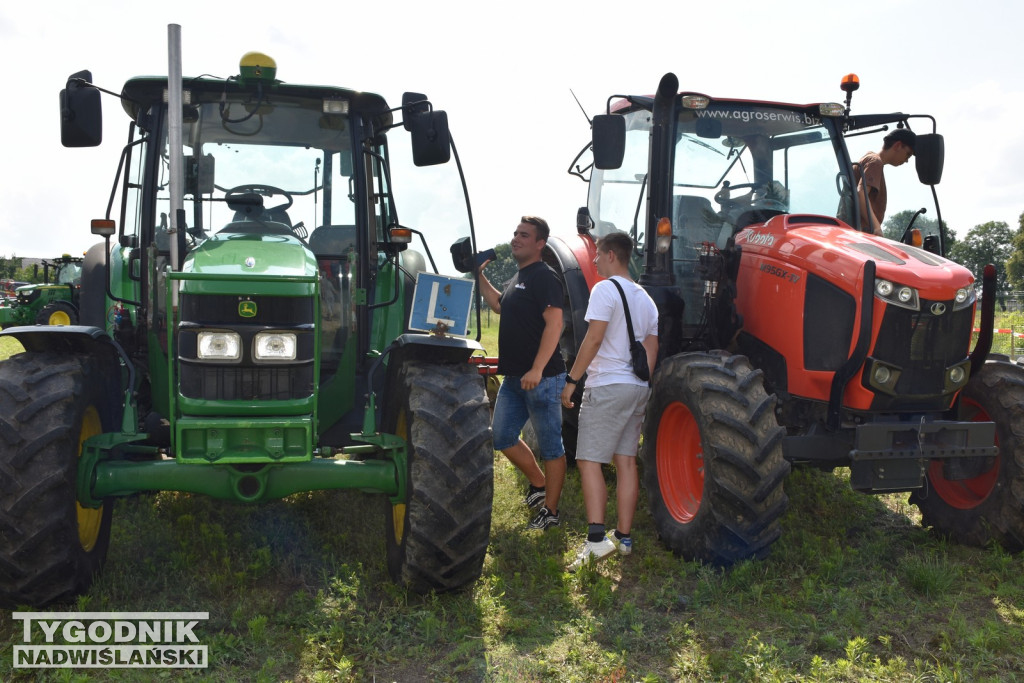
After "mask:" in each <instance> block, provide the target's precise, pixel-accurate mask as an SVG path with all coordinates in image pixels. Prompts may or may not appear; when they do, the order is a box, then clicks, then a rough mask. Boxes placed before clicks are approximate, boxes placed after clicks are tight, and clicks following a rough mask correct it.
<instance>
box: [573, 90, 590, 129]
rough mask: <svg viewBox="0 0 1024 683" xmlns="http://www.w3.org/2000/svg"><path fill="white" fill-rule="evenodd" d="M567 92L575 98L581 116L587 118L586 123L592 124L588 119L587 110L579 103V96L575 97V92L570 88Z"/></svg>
mask: <svg viewBox="0 0 1024 683" xmlns="http://www.w3.org/2000/svg"><path fill="white" fill-rule="evenodd" d="M569 93H570V94H571V95H572V98H573V99H574V100H576V104H577V105H579V108H580V111H581V112H583V118H585V119H586V120H587V123H589V124H591V125H593V124H592V123H591V121H590V117H589V116H587V110H586V109H584V108H583V105H582V104H580V98H578V97H576V93H574V92H573V91H572V88H569Z"/></svg>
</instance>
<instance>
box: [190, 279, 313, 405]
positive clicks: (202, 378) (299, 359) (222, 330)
mask: <svg viewBox="0 0 1024 683" xmlns="http://www.w3.org/2000/svg"><path fill="white" fill-rule="evenodd" d="M179 310H180V311H181V322H180V323H179V328H178V360H179V362H180V364H179V373H178V387H179V390H180V392H181V395H182V396H185V397H187V398H196V399H204V400H208V401H260V400H262V401H286V400H295V399H302V398H308V397H309V396H312V395H313V356H314V344H315V336H314V330H315V325H314V321H313V312H314V310H315V308H314V305H313V300H312V298H309V297H307V298H301V297H270V296H226V295H199V294H182V296H181V299H180V305H179ZM204 332H215V333H218V334H227V335H232V336H234V338H235V339H236V340H237V348H238V351H239V352H238V356H237V357H236V358H234V359H230V360H223V361H221V360H218V359H217V358H210V357H208V356H207V357H203V358H200V354H199V339H200V336H201V335H202V334H203V333H204ZM261 333H272V334H273V333H283V334H286V335H289V336H294V339H295V358H294V359H288V360H282V359H275V358H270V359H262V360H261V359H260V358H258V357H257V355H256V354H255V353H254V349H255V345H256V344H255V342H256V340H257V335H259V334H261Z"/></svg>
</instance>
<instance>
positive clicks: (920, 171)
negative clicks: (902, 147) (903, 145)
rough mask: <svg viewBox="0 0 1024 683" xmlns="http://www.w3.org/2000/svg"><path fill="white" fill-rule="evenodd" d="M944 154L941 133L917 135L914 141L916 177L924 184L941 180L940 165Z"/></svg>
mask: <svg viewBox="0 0 1024 683" xmlns="http://www.w3.org/2000/svg"><path fill="white" fill-rule="evenodd" d="M945 155H946V146H945V142H943V139H942V136H941V135H939V134H937V133H925V134H922V135H918V136H917V140H916V141H915V143H914V159H915V164H916V166H917V179H918V180H920V181H921V182H922V183H924V184H925V185H938V184H939V181H940V180H942V165H943V160H944V158H945Z"/></svg>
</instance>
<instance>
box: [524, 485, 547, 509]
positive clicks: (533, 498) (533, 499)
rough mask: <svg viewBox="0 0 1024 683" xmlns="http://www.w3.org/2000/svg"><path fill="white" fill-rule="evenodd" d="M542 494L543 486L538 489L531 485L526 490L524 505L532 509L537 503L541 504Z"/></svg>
mask: <svg viewBox="0 0 1024 683" xmlns="http://www.w3.org/2000/svg"><path fill="white" fill-rule="evenodd" d="M544 496H545V493H544V488H543V487H541V488H539V489H538V488H534V487H533V486H531V487H530V489H529V490H528V491H527V492H526V507H528V508H530V509H531V510H532V509H533V508H535V507H537V506H538V505H541V504H543V503H544Z"/></svg>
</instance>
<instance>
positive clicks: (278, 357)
mask: <svg viewBox="0 0 1024 683" xmlns="http://www.w3.org/2000/svg"><path fill="white" fill-rule="evenodd" d="M297 346H298V345H297V342H296V337H295V333H294V332H260V333H259V334H257V335H256V339H255V340H254V341H253V358H255V360H257V361H282V360H285V361H287V360H295V350H296V347H297Z"/></svg>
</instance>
